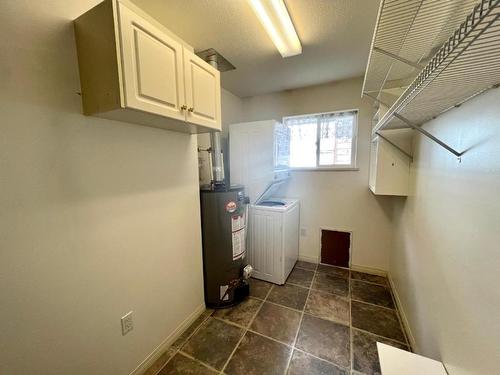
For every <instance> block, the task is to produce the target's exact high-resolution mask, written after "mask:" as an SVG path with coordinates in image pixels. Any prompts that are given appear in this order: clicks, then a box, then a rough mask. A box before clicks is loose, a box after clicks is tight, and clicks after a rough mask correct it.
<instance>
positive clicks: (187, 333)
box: [172, 309, 213, 348]
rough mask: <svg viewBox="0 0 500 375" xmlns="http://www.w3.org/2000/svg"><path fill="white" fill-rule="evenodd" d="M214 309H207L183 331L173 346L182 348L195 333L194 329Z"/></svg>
mask: <svg viewBox="0 0 500 375" xmlns="http://www.w3.org/2000/svg"><path fill="white" fill-rule="evenodd" d="M212 313H213V310H212V309H206V310H205V311H204V312H203V313H202V314H201V315H200V316H199V317H198V318H197V319H196V320H195V321H194V322H193V323H192V324H191V325H190V326H189V327H188V328H187V329H186V330H185V331H184V332H183V333H182V335H180V336H179V338H178V339H177V340H175V341H174V343H173V344H172V346H173V347H174V348H180V347H181V346H182V345H184V343H185V342H186V340H187V339H188V338H189V336H191V335H192V334H193V332H194V331H196V329H197V328H198V327H199V326H200V325H201V323H203V322H204V321H205V320H206V319H207V318H208V317H209V316H210V315H211V314H212Z"/></svg>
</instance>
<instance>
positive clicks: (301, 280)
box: [286, 268, 314, 288]
mask: <svg viewBox="0 0 500 375" xmlns="http://www.w3.org/2000/svg"><path fill="white" fill-rule="evenodd" d="M313 277H314V271H308V270H303V269H301V268H294V269H293V270H292V272H290V275H289V276H288V279H287V280H286V283H287V284H295V285H300V286H303V287H305V288H309V287H310V286H311V281H312V279H313Z"/></svg>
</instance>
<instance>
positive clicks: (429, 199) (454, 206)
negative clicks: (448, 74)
mask: <svg viewBox="0 0 500 375" xmlns="http://www.w3.org/2000/svg"><path fill="white" fill-rule="evenodd" d="M499 103H500V90H499V89H495V90H491V91H489V92H487V93H485V94H482V95H480V96H479V97H476V98H474V99H472V100H471V101H469V102H467V103H465V104H463V105H462V106H461V107H460V108H458V109H454V110H452V111H450V112H448V113H446V114H444V115H442V116H440V117H438V118H437V119H436V120H434V121H431V122H429V123H428V124H426V125H425V128H426V130H428V131H430V132H431V133H432V134H434V135H436V136H437V137H439V138H441V139H442V140H444V141H445V142H446V143H449V144H450V145H451V146H452V147H455V148H456V149H458V150H466V149H469V150H468V151H467V152H466V153H465V155H464V156H463V157H462V162H461V163H458V162H457V159H456V158H455V157H454V156H453V155H452V154H450V153H448V152H447V151H446V150H444V149H442V148H441V147H439V146H438V145H437V144H435V143H432V142H431V141H429V140H428V139H426V138H423V137H416V139H415V143H414V150H415V158H414V162H413V165H412V168H411V196H410V197H408V198H407V199H399V200H397V204H396V205H395V215H394V225H395V246H394V247H393V251H392V254H391V258H390V273H391V275H392V277H393V280H394V282H395V286H396V289H397V291H398V294H399V295H400V298H401V301H402V304H403V309H404V311H405V314H406V316H407V318H408V321H409V324H410V327H411V331H412V334H413V336H414V339H415V341H416V349H417V351H418V352H420V353H422V354H424V355H427V356H430V357H433V358H436V359H440V360H442V361H444V363H445V365H446V367H447V369H448V372H449V374H450V375H462V374H497V373H498V371H499V370H498V366H499V364H500V351H499V348H500V322H499V319H498V318H499V316H500V289H499V276H498V275H499V270H500V251H499V249H500V248H499V243H500V214H499V212H500V199H499V192H500V105H499Z"/></svg>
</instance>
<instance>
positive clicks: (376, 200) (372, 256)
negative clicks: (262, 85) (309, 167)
mask: <svg viewBox="0 0 500 375" xmlns="http://www.w3.org/2000/svg"><path fill="white" fill-rule="evenodd" d="M361 84H362V80H361V79H360V78H359V79H351V80H345V81H340V82H337V83H331V84H326V85H320V86H311V87H307V88H302V89H297V90H290V91H282V92H278V93H274V94H269V95H261V96H256V97H250V98H244V99H243V118H242V121H254V120H266V119H273V118H274V119H278V120H281V118H282V117H283V116H287V115H299V114H306V113H316V112H327V111H337V110H346V109H359V119H358V127H359V131H358V155H357V166H358V167H359V170H358V171H323V172H318V171H316V172H314V171H313V172H302V171H301V172H293V173H292V180H291V182H290V183H289V184H288V187H287V188H286V189H285V190H284V191H283V194H284V195H286V196H287V197H297V198H300V200H301V217H300V220H301V227H302V228H305V229H306V235H305V236H302V237H301V238H300V256H301V257H302V258H303V259H310V260H317V259H318V257H319V252H320V242H319V239H320V236H319V231H320V227H324V228H333V229H339V230H347V231H352V232H353V244H352V264H353V265H357V266H365V267H370V268H375V269H380V270H387V268H388V256H389V248H390V246H391V236H392V232H391V222H390V214H391V210H392V208H391V202H392V201H391V198H387V197H380V196H378V197H377V196H374V195H373V194H372V193H371V192H370V191H369V189H368V164H369V147H370V136H371V117H372V114H373V110H372V103H371V101H369V100H366V99H361Z"/></svg>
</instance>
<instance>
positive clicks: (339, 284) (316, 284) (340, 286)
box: [312, 272, 349, 297]
mask: <svg viewBox="0 0 500 375" xmlns="http://www.w3.org/2000/svg"><path fill="white" fill-rule="evenodd" d="M312 288H313V289H317V290H321V291H323V292H328V293H333V294H338V295H341V296H344V297H347V296H348V295H349V280H348V279H344V278H341V277H336V276H332V275H329V274H327V273H320V272H318V273H316V276H315V277H314V281H313V285H312Z"/></svg>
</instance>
